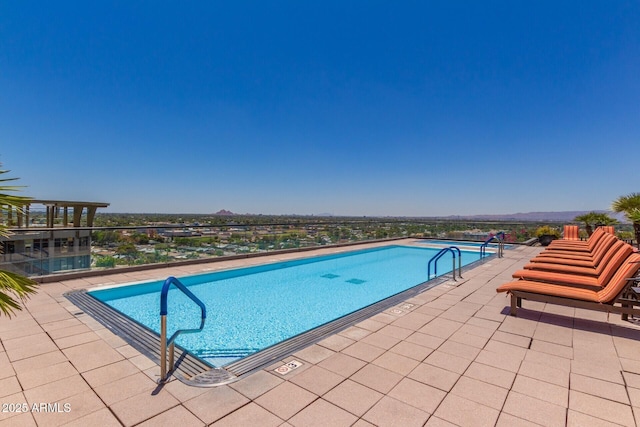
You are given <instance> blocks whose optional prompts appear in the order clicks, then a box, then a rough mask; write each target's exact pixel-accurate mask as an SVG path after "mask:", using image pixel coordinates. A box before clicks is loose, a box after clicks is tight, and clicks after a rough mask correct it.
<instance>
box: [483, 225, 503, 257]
mask: <svg viewBox="0 0 640 427" xmlns="http://www.w3.org/2000/svg"><path fill="white" fill-rule="evenodd" d="M494 240H495V241H497V242H498V258H502V257H503V256H504V231H501V232H499V233H498V234H496V235H495V236H491V237H489V238H488V239H487V240H485V241H484V243H483V244H482V245H480V259H482V258H484V257H485V256H486V255H487V246H488V245H489V243H491V242H492V241H494Z"/></svg>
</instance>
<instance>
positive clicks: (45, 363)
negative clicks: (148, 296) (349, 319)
mask: <svg viewBox="0 0 640 427" xmlns="http://www.w3.org/2000/svg"><path fill="white" fill-rule="evenodd" d="M410 242H411V240H407V241H406V242H404V243H410ZM394 243H403V242H402V241H400V242H394ZM370 246H379V245H370ZM362 247H366V246H359V247H358V248H362ZM351 249H352V248H344V247H343V248H337V249H335V248H334V249H322V250H319V251H317V253H318V254H325V253H334V252H338V251H340V252H342V251H346V250H351ZM540 250H541V248H535V247H517V248H515V249H511V250H507V251H505V256H504V258H500V259H498V258H494V259H492V260H491V261H490V262H487V263H485V264H482V265H479V266H478V267H476V268H474V269H472V270H469V271H467V272H466V273H465V274H464V280H461V281H459V282H457V283H454V282H453V281H449V282H447V283H445V284H443V285H440V286H438V287H436V288H434V289H431V290H428V291H426V292H424V293H422V294H420V295H419V296H417V297H414V298H411V299H410V300H407V301H406V302H405V303H402V304H399V305H398V306H396V307H393V308H391V309H388V310H386V311H384V312H382V313H380V314H377V315H374V316H373V317H371V318H369V319H368V320H365V321H363V322H361V323H358V324H356V325H354V326H351V327H349V328H348V329H345V330H343V331H342V332H340V333H338V334H336V335H332V336H330V337H328V338H325V339H323V340H322V341H320V342H318V343H317V344H314V345H311V346H309V347H307V348H305V349H303V350H301V351H299V352H297V353H294V354H293V355H291V356H289V357H286V358H285V359H283V360H280V361H278V362H277V363H274V364H273V365H272V366H269V367H266V368H264V369H261V370H258V371H257V372H254V373H252V374H248V375H246V376H244V377H243V378H241V379H240V380H239V381H237V382H234V383H231V384H229V385H224V386H219V387H215V388H196V387H190V386H187V385H185V384H183V383H181V382H180V381H178V380H173V381H170V382H169V383H167V384H165V385H163V386H158V385H157V383H156V380H157V379H158V377H159V367H158V366H157V365H156V364H155V363H154V362H153V361H152V360H150V359H149V358H147V357H146V356H145V355H143V354H140V353H139V352H138V351H137V350H135V349H134V348H133V347H132V346H130V345H129V344H127V343H126V342H125V341H124V340H122V339H121V338H120V337H118V336H116V335H114V334H113V333H112V332H111V331H110V330H108V329H106V328H105V327H103V326H102V325H101V324H100V323H98V322H97V321H96V320H94V319H92V318H91V317H89V316H88V315H86V314H84V313H82V312H81V311H80V310H79V309H78V308H77V307H75V306H73V304H71V303H70V302H69V301H68V300H67V299H66V298H65V297H63V296H62V294H63V293H65V292H68V291H70V290H74V289H90V288H93V287H97V286H101V285H108V284H109V285H111V284H117V283H129V282H136V281H143V280H159V279H165V278H166V277H168V276H170V275H174V276H177V277H180V276H184V275H190V274H195V273H203V272H210V271H213V270H215V269H219V268H229V267H236V266H247V265H256V264H261V263H265V262H270V261H275V260H284V259H293V258H298V257H305V256H309V255H311V253H309V252H306V253H297V254H286V255H284V254H277V255H276V254H274V255H270V256H266V257H264V258H250V259H242V260H234V261H223V262H216V263H210V264H199V265H190V266H177V267H172V268H161V269H157V270H148V271H142V272H136V273H118V274H110V275H104V276H98V277H87V278H83V279H73V280H66V281H65V280H63V281H60V282H55V283H47V284H43V285H41V286H40V291H39V293H38V294H37V295H35V296H33V297H32V298H31V299H30V300H29V301H28V303H27V304H26V309H25V310H23V311H22V312H19V313H18V314H17V315H16V316H14V317H13V318H12V319H8V318H7V317H5V316H3V317H0V403H1V404H2V407H1V408H0V409H1V411H0V425H2V426H3V427H4V426H14V425H15V426H30V425H34V426H35V425H37V426H57V425H77V426H87V425H100V426H104V427H107V426H134V425H143V426H162V425H167V426H174V425H180V426H181V427H188V426H203V425H214V426H244V425H260V426H351V425H354V426H362V427H364V426H371V425H375V426H387V425H388V426H392V425H393V426H399V425H401V426H423V425H426V426H454V425H458V426H474V427H476V426H533V425H543V426H564V425H569V426H585V425H589V426H599V425H603V426H604V425H623V426H634V425H638V424H640V327H639V326H637V325H636V324H634V323H632V322H623V321H621V320H620V316H616V315H610V316H609V318H607V314H606V313H599V312H593V311H587V310H582V309H573V308H567V307H560V306H554V305H547V304H542V303H535V302H528V301H525V302H524V308H523V309H520V310H519V311H518V317H512V316H509V315H507V310H508V306H509V298H508V297H507V296H505V295H504V294H497V293H496V291H495V289H496V287H497V286H499V285H500V284H502V283H504V282H506V281H509V280H510V279H511V273H512V272H514V271H515V270H517V269H519V268H521V267H522V266H523V265H524V264H525V263H526V262H527V261H528V260H529V259H530V258H532V257H533V256H535V255H536V254H537V253H538V252H539V251H540ZM425 269H426V264H425ZM425 274H426V273H425ZM293 360H295V361H298V362H301V363H302V366H300V367H298V368H297V369H295V370H291V371H289V372H288V373H286V374H284V375H283V374H280V373H277V372H276V371H275V370H276V368H278V367H280V366H282V365H284V364H286V363H288V362H291V361H293ZM55 403H58V406H57V407H56V406H55V405H53V404H55ZM16 404H17V406H16ZM23 404H24V405H23ZM42 404H45V405H44V406H43V405H42ZM46 404H50V405H49V406H48V407H47V405H46ZM65 404H66V406H65ZM20 409H23V410H24V409H26V412H19V410H20ZM38 409H39V410H38Z"/></svg>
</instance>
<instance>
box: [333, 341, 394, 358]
mask: <svg viewBox="0 0 640 427" xmlns="http://www.w3.org/2000/svg"><path fill="white" fill-rule="evenodd" d="M342 353H343V354H346V355H349V356H353V357H355V358H357V359H360V360H363V361H365V362H372V361H373V360H374V359H376V358H377V357H378V356H380V355H381V354H382V353H384V349H383V348H380V347H376V346H374V345H371V344H367V343H364V342H362V341H358V342H356V343H355V344H352V345H351V346H349V347H347V348H345V349H344V350H342Z"/></svg>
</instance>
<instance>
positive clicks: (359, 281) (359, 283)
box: [347, 279, 366, 285]
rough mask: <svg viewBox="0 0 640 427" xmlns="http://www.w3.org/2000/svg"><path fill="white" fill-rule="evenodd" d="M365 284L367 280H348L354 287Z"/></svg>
mask: <svg viewBox="0 0 640 427" xmlns="http://www.w3.org/2000/svg"><path fill="white" fill-rule="evenodd" d="M364 282H366V280H361V279H349V280H347V283H353V284H354V285H361V284H363V283H364Z"/></svg>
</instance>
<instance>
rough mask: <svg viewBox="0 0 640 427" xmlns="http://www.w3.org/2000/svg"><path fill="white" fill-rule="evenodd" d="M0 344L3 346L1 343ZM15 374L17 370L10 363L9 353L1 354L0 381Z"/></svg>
mask: <svg viewBox="0 0 640 427" xmlns="http://www.w3.org/2000/svg"><path fill="white" fill-rule="evenodd" d="M0 344H2V342H1V341H0ZM15 374H16V373H15V370H14V368H13V365H12V364H11V362H10V361H9V357H8V356H7V353H6V352H4V351H2V352H0V379H2V378H8V377H12V376H14V375H15Z"/></svg>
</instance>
